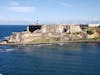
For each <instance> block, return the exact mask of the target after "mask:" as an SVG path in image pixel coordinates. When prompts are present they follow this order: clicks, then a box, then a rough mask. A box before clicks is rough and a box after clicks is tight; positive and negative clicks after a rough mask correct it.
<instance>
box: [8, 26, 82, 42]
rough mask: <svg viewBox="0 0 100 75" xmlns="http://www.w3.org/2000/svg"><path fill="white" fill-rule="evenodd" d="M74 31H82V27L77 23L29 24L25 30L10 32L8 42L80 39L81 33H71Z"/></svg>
mask: <svg viewBox="0 0 100 75" xmlns="http://www.w3.org/2000/svg"><path fill="white" fill-rule="evenodd" d="M76 32H81V33H82V29H81V28H80V26H78V25H76V26H67V25H39V26H38V25H35V26H34V25H31V26H28V27H27V31H24V32H14V33H12V35H11V36H10V37H9V40H8V42H13V43H22V44H23V43H24V44H25V43H34V42H40V43H42V42H57V41H58V42H59V41H60V42H65V41H67V40H77V39H82V38H83V36H82V35H81V34H73V33H76Z"/></svg>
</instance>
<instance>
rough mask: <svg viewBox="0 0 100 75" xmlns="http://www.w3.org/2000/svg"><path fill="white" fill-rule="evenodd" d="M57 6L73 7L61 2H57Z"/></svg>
mask: <svg viewBox="0 0 100 75" xmlns="http://www.w3.org/2000/svg"><path fill="white" fill-rule="evenodd" d="M56 3H57V4H59V5H61V6H65V7H72V5H71V4H69V3H67V2H61V1H56Z"/></svg>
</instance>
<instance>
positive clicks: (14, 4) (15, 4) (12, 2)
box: [10, 1, 20, 6]
mask: <svg viewBox="0 0 100 75" xmlns="http://www.w3.org/2000/svg"><path fill="white" fill-rule="evenodd" d="M10 5H11V6H18V5H20V3H18V2H17V1H11V2H10Z"/></svg>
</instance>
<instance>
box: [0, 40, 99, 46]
mask: <svg viewBox="0 0 100 75" xmlns="http://www.w3.org/2000/svg"><path fill="white" fill-rule="evenodd" d="M66 43H100V40H77V41H75V40H74V41H66V42H44V43H42V42H39V43H26V44H21V43H2V42H0V45H1V46H18V45H20V46H21V45H22V46H26V45H41V44H44V45H46V44H48V45H49V44H58V45H64V44H66Z"/></svg>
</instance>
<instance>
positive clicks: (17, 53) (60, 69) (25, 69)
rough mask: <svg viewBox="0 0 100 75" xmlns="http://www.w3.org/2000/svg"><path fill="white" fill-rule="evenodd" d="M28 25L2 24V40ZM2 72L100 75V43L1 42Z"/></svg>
mask: <svg viewBox="0 0 100 75" xmlns="http://www.w3.org/2000/svg"><path fill="white" fill-rule="evenodd" d="M26 27H27V26H26V25H0V40H2V39H3V38H4V37H8V36H9V35H11V34H12V32H21V31H24V30H25V29H26ZM0 75H100V43H94V42H89V43H65V44H38V45H23V46H21V45H17V46H0Z"/></svg>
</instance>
